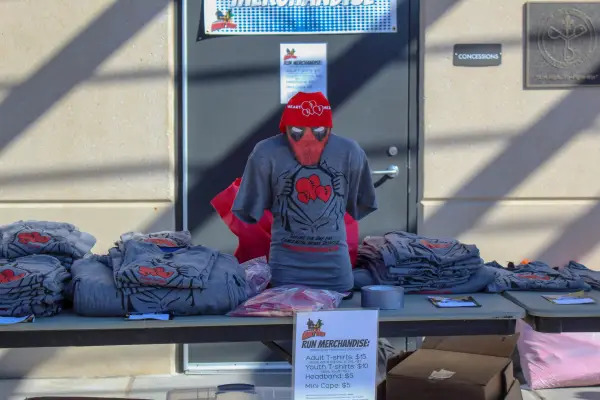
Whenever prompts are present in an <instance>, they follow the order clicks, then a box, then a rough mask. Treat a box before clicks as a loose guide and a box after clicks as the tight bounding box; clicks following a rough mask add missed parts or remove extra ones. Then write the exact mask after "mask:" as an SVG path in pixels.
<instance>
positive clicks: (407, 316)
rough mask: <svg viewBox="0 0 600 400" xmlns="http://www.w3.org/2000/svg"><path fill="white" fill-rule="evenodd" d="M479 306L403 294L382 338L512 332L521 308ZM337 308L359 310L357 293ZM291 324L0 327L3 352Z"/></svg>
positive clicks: (39, 323) (282, 330)
mask: <svg viewBox="0 0 600 400" xmlns="http://www.w3.org/2000/svg"><path fill="white" fill-rule="evenodd" d="M472 296H473V297H474V298H475V299H476V300H477V301H478V302H479V303H480V304H481V306H482V307H478V308H453V309H441V308H436V307H435V306H433V305H432V304H431V303H430V302H429V301H428V300H427V296H424V295H407V296H405V304H404V309H402V310H394V311H380V315H379V335H380V336H381V337H419V336H451V335H455V336H458V335H491V334H512V333H514V332H515V327H516V320H517V319H521V318H524V317H525V310H523V308H521V307H519V306H517V305H516V304H514V303H513V302H511V301H509V300H508V299H506V298H504V297H503V296H501V295H498V294H486V293H476V294H472ZM340 308H342V309H344V308H360V293H356V294H355V295H354V297H353V298H352V299H350V300H345V301H343V302H342V304H341V306H340ZM292 337H293V320H292V318H291V317H285V318H283V317H282V318H263V317H247V318H233V317H227V316H209V315H204V316H191V317H175V318H174V319H173V320H170V321H154V320H148V321H125V320H124V319H123V318H90V317H81V316H77V315H74V314H71V313H69V312H63V313H61V314H59V315H56V316H54V317H49V318H38V319H37V320H36V321H35V322H34V323H21V324H16V325H0V343H2V347H3V348H18V347H61V346H111V345H134V344H165V343H215V342H244V341H248V342H261V341H262V342H265V341H276V340H279V341H284V340H292Z"/></svg>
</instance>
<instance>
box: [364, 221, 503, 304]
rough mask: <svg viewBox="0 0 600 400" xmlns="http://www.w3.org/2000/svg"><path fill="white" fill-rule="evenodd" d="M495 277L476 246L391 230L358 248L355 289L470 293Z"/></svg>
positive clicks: (476, 290)
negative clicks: (373, 287)
mask: <svg viewBox="0 0 600 400" xmlns="http://www.w3.org/2000/svg"><path fill="white" fill-rule="evenodd" d="M493 278H494V274H493V273H492V272H491V271H490V270H488V269H486V268H484V262H483V260H482V258H481V257H480V255H479V249H478V248H477V247H476V246H475V245H470V244H464V243H461V242H459V241H458V240H454V239H443V238H432V237H426V236H420V235H416V234H413V233H408V232H402V231H394V232H389V233H386V234H385V235H384V236H372V237H367V238H365V239H364V241H363V243H362V244H361V245H360V246H359V249H358V258H357V268H356V269H355V270H354V281H355V286H356V287H358V288H360V287H363V286H366V285H373V284H379V285H381V284H385V285H396V286H402V287H403V288H404V290H405V292H407V293H448V294H450V293H470V292H478V291H481V290H483V289H484V288H485V287H486V286H487V285H488V283H490V282H491V281H492V279H493Z"/></svg>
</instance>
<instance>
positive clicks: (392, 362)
mask: <svg viewBox="0 0 600 400" xmlns="http://www.w3.org/2000/svg"><path fill="white" fill-rule="evenodd" d="M411 354H412V351H411V352H404V351H403V352H401V353H400V354H398V355H396V356H393V357H390V358H389V359H388V361H387V365H386V369H385V371H386V372H387V373H389V372H390V371H391V370H392V368H394V367H395V366H396V365H398V364H399V363H400V361H402V360H404V359H405V358H406V357H408V356H409V355H411ZM386 379H387V374H386ZM385 387H386V380H383V381H382V382H381V383H380V384H379V385H377V391H376V393H375V399H376V400H386V398H385Z"/></svg>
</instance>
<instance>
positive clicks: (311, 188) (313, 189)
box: [296, 174, 331, 204]
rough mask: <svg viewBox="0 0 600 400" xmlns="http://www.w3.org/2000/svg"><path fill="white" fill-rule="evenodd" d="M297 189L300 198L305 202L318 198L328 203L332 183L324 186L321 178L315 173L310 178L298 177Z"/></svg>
mask: <svg viewBox="0 0 600 400" xmlns="http://www.w3.org/2000/svg"><path fill="white" fill-rule="evenodd" d="M296 191H297V192H298V200H300V201H301V202H303V203H304V204H308V202H309V201H311V200H316V199H320V200H321V201H322V202H323V203H327V201H329V198H330V197H331V185H327V186H322V185H321V179H320V178H319V176H318V175H315V174H313V175H311V176H309V177H308V178H300V179H298V181H296Z"/></svg>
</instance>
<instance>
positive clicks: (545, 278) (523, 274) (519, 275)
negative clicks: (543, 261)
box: [515, 272, 550, 281]
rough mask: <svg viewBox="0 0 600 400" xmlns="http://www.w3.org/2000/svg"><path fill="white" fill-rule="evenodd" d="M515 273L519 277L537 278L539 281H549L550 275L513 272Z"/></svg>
mask: <svg viewBox="0 0 600 400" xmlns="http://www.w3.org/2000/svg"><path fill="white" fill-rule="evenodd" d="M515 275H517V276H518V277H519V278H523V279H539V280H541V281H549V280H550V277H549V276H547V275H536V274H528V273H525V272H523V273H520V274H515Z"/></svg>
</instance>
